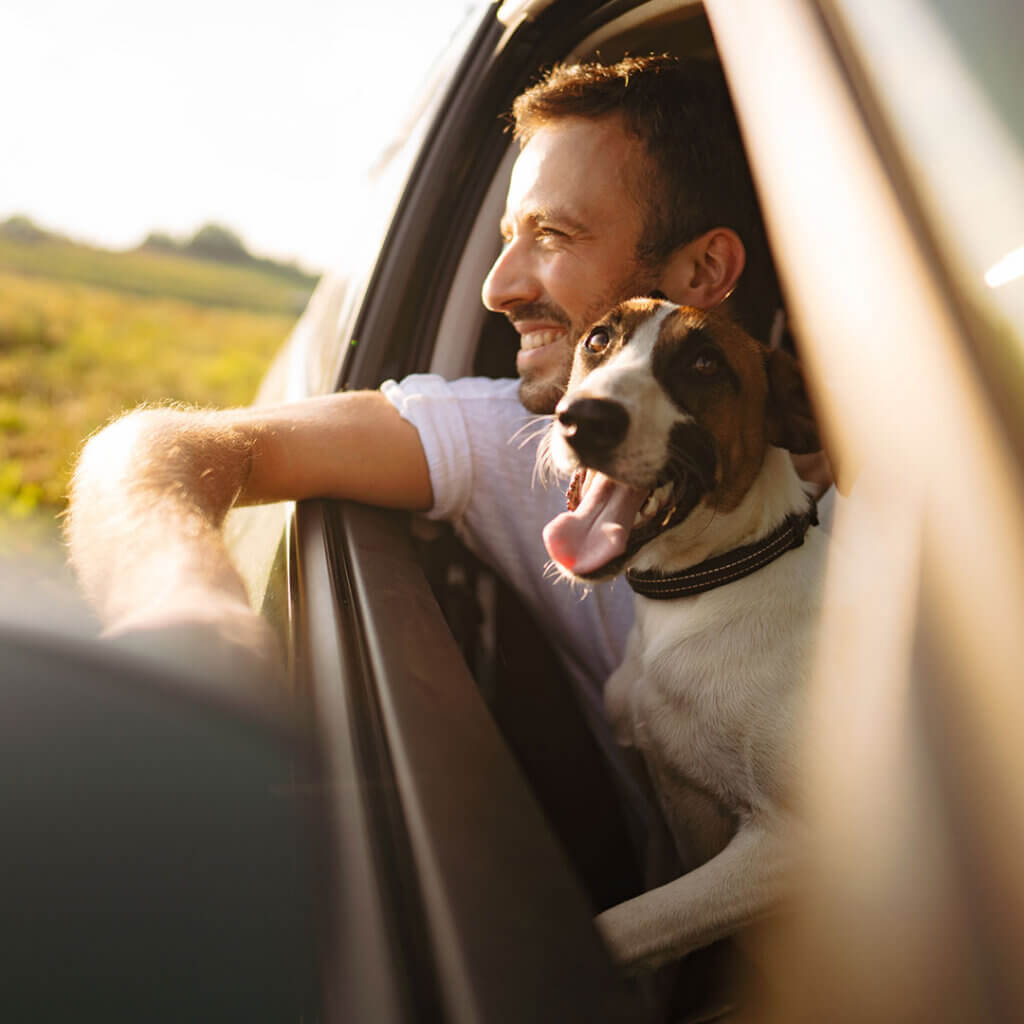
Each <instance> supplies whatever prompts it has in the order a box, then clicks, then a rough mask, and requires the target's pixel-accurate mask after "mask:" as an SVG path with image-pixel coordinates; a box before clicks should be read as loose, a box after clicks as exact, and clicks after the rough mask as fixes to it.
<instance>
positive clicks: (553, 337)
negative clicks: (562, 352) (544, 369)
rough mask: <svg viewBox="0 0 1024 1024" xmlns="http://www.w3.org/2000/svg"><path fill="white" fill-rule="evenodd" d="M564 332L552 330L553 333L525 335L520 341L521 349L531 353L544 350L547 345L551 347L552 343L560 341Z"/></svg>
mask: <svg viewBox="0 0 1024 1024" xmlns="http://www.w3.org/2000/svg"><path fill="white" fill-rule="evenodd" d="M563 333H564V332H563V331H561V330H552V331H530V333H529V334H524V335H522V336H521V337H520V339H519V347H520V348H521V349H522V350H523V351H524V352H529V351H530V350H531V349H535V348H543V347H544V346H545V345H550V344H552V342H555V341H558V339H559V338H561V337H562V335H563Z"/></svg>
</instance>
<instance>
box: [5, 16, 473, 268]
mask: <svg viewBox="0 0 1024 1024" xmlns="http://www.w3.org/2000/svg"><path fill="white" fill-rule="evenodd" d="M471 6H473V3H472V0H430V2H429V3H428V2H424V0H419V2H418V0H368V2H365V3H361V4H356V3H354V2H353V0H279V2H277V3H275V4H269V3H267V2H266V0H175V2H174V3H172V4H154V3H149V2H147V0H3V2H2V4H0V40H3V54H2V57H0V95H2V96H3V97H4V101H3V105H2V107H0V109H2V111H3V116H2V121H0V124H2V129H0V133H2V134H0V139H2V144H0V153H2V156H0V220H3V219H6V218H7V217H8V216H10V215H11V214H15V213H23V214H26V215H28V216H29V217H31V218H32V219H33V220H36V221H37V222H38V223H40V224H41V225H42V226H44V227H49V228H52V229H54V230H58V231H61V232H65V233H67V234H69V235H71V236H72V237H74V238H78V239H80V240H83V241H88V242H92V243H95V244H100V245H106V246H111V247H126V246H131V245H135V244H137V243H138V242H140V241H141V240H142V239H143V238H144V237H145V235H146V234H147V233H148V232H149V231H151V230H160V231H166V232H168V233H169V234H171V235H174V236H176V237H179V236H180V237H184V236H188V235H190V234H191V233H192V232H193V231H194V230H195V229H196V228H197V227H199V226H200V225H201V224H203V223H206V222H208V221H217V222H218V223H222V224H225V225H226V226H228V227H230V228H231V229H233V230H234V231H237V232H238V233H239V234H240V235H241V236H242V238H243V239H244V240H245V242H246V244H247V245H248V246H249V248H250V249H251V250H252V251H254V252H256V253H259V254H261V255H263V254H265V255H273V256H277V257H280V258H297V259H298V260H299V261H300V262H302V263H304V264H305V265H307V266H309V267H310V268H313V269H324V268H325V267H327V266H331V265H334V264H336V263H337V262H338V259H339V253H341V252H342V251H343V246H344V237H343V235H344V228H345V224H346V219H347V216H348V215H347V214H346V209H349V208H351V205H352V204H353V203H356V204H358V192H359V189H360V187H361V185H360V182H361V178H362V176H363V175H364V173H365V170H366V168H367V167H368V166H369V165H370V164H371V163H372V161H373V159H374V157H375V156H376V155H377V153H378V152H379V151H380V149H381V148H382V147H383V146H384V145H385V144H386V143H387V142H388V141H389V139H390V138H391V137H392V133H393V132H394V131H395V129H396V127H397V126H398V125H399V124H400V123H401V118H402V114H403V113H404V111H405V109H406V107H407V105H408V98H409V97H411V96H413V95H414V94H415V91H416V88H417V86H418V84H419V82H420V81H421V80H422V78H423V76H424V75H425V73H426V71H427V70H428V69H429V67H430V65H431V63H432V61H433V60H434V58H435V56H436V55H437V54H438V52H439V51H440V50H441V49H442V48H443V46H444V44H445V43H446V42H447V41H448V40H449V39H450V37H451V35H452V33H453V31H454V29H455V28H456V26H458V25H459V24H460V23H461V21H462V19H463V14H464V12H465V11H466V10H467V9H468V8H469V7H471Z"/></svg>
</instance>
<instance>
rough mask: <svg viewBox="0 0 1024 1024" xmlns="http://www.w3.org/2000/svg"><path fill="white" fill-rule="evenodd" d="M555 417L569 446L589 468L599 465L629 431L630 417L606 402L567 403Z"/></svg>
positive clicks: (584, 400) (560, 407)
mask: <svg viewBox="0 0 1024 1024" xmlns="http://www.w3.org/2000/svg"><path fill="white" fill-rule="evenodd" d="M555 415H556V417H557V419H558V426H559V430H560V431H561V434H562V437H563V438H564V440H565V442H566V444H568V445H569V446H570V447H571V448H572V450H573V451H574V452H575V453H576V455H577V456H578V457H579V459H580V461H581V462H583V463H584V464H585V465H599V464H600V463H601V462H602V461H603V460H604V459H606V458H607V457H608V456H609V455H610V454H611V453H612V451H614V449H615V447H616V446H617V445H618V444H620V443H621V442H622V441H623V440H625V437H626V433H627V432H628V430H629V413H628V412H626V410H625V409H624V408H623V407H622V406H621V405H620V404H619V403H618V402H613V401H610V400H609V399H606V398H575V399H572V400H566V399H563V400H562V401H561V402H560V403H559V405H558V408H557V409H556V410H555Z"/></svg>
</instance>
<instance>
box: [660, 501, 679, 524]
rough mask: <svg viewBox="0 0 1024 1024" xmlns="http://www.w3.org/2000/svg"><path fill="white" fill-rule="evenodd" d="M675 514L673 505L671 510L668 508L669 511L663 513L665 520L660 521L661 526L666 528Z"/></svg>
mask: <svg viewBox="0 0 1024 1024" xmlns="http://www.w3.org/2000/svg"><path fill="white" fill-rule="evenodd" d="M675 514H676V507H675V505H673V506H672V507H671V508H670V509H669V510H668V511H667V512H666V513H665V518H664V519H662V521H661V525H662V526H668V524H669V521H670V520H671V518H672V517H673V516H674V515H675Z"/></svg>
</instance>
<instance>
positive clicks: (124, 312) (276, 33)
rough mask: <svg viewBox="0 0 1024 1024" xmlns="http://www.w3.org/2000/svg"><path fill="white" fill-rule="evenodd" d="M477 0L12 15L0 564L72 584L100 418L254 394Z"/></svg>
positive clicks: (1, 34)
mask: <svg viewBox="0 0 1024 1024" xmlns="http://www.w3.org/2000/svg"><path fill="white" fill-rule="evenodd" d="M469 6H470V5H469V4H468V3H467V0H435V2H432V3H431V4H429V5H426V4H414V3H409V0H374V2H373V3H372V4H369V3H364V4H357V3H354V2H352V0H290V2H289V3H287V4H285V3H280V4H269V3H256V4H253V3H251V2H245V3H243V2H237V0H202V2H199V0H179V2H178V3H176V4H174V5H153V4H139V3H137V2H133V0H86V2H81V0H5V2H4V4H3V5H2V6H0V40H3V57H2V59H0V92H2V94H3V95H4V96H5V97H6V98H7V99H6V102H5V104H4V113H3V131H4V146H3V150H4V157H3V161H2V164H0V564H2V565H4V566H11V565H15V564H17V565H19V566H22V567H24V566H26V565H30V566H31V571H32V573H33V576H34V577H38V578H39V579H40V580H41V581H42V582H43V583H44V584H45V583H47V582H48V581H50V582H52V581H59V583H60V585H62V586H63V585H64V583H65V582H66V580H65V577H66V570H65V569H64V566H63V550H62V548H61V545H60V543H59V526H58V524H59V517H60V515H61V513H62V511H63V509H64V507H65V493H66V488H67V481H68V477H69V474H70V471H71V468H72V466H73V462H74V458H75V455H76V453H77V451H78V449H79V447H80V446H81V443H82V441H83V440H84V439H85V438H86V437H87V436H88V435H89V434H90V433H91V432H92V431H93V430H95V429H96V428H97V427H98V426H100V425H102V424H103V423H105V422H106V421H107V420H109V419H110V418H111V417H113V416H115V415H117V414H118V413H120V412H122V411H124V410H126V409H128V408H131V407H133V406H135V405H137V404H138V403H140V402H158V401H167V400H170V401H176V402H184V403H197V404H203V405H218V406H222V405H235V404H242V403H245V402H248V401H249V400H250V399H251V398H252V396H253V394H254V393H255V389H256V387H257V385H258V382H259V380H260V377H261V375H262V373H263V371H264V370H265V369H266V367H267V365H268V364H269V361H270V359H271V356H272V355H273V353H274V352H275V351H276V350H277V349H278V348H279V347H280V345H281V344H282V342H283V341H284V340H285V338H286V337H287V335H288V333H289V331H290V330H291V327H292V325H293V324H294V322H295V320H296V319H297V317H298V314H299V313H300V312H301V310H302V308H303V306H304V304H305V302H306V300H307V298H308V296H309V294H310V293H311V291H312V289H313V288H314V286H315V284H316V281H317V279H318V278H319V276H320V275H321V274H322V273H323V272H325V271H327V270H330V269H334V268H337V267H341V266H343V265H344V260H345V248H346V241H347V239H348V238H351V237H352V233H353V232H355V231H357V230H358V228H357V222H356V221H355V220H354V219H353V216H354V214H353V211H358V209H359V206H360V204H359V198H358V197H359V192H360V190H362V189H365V188H366V187H367V181H368V177H369V176H371V175H372V170H373V168H374V165H375V164H376V163H378V162H379V161H380V159H381V157H382V154H385V153H386V151H387V149H388V147H389V145H391V144H392V143H393V142H394V141H395V139H396V138H397V137H398V136H400V135H401V132H402V126H403V122H404V120H405V117H406V113H407V112H408V111H409V110H410V108H411V107H412V106H413V104H414V102H415V97H416V92H417V87H418V84H419V83H420V82H421V81H423V79H424V78H425V77H426V76H427V75H428V74H429V71H430V67H431V64H432V62H433V61H434V59H435V58H436V56H437V54H438V53H439V52H440V51H441V50H442V49H443V47H444V45H445V44H446V43H447V42H448V40H449V39H450V38H451V36H452V35H453V34H454V32H455V31H456V30H457V29H458V27H459V26H460V25H461V24H462V22H463V20H464V19H465V17H466V14H467V11H468V8H469ZM4 575H6V577H7V579H8V581H10V580H12V579H13V578H14V575H13V573H10V572H7V573H5V574H4ZM8 596H11V595H8Z"/></svg>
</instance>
